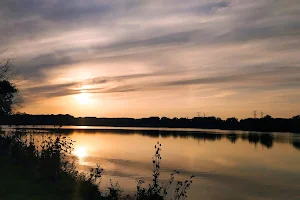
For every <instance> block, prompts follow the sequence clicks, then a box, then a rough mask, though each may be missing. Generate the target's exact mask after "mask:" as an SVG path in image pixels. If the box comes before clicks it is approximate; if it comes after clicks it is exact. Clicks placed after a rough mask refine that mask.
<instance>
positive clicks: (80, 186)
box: [0, 132, 194, 200]
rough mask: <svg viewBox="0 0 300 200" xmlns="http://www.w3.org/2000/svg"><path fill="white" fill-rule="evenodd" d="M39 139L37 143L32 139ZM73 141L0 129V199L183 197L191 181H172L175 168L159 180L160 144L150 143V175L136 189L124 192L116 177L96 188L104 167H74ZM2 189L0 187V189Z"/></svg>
mask: <svg viewBox="0 0 300 200" xmlns="http://www.w3.org/2000/svg"><path fill="white" fill-rule="evenodd" d="M37 144H39V145H37ZM72 145H73V141H72V140H70V139H69V138H66V137H62V136H56V137H43V139H42V140H41V141H35V139H34V137H33V136H32V135H26V134H23V133H20V132H16V133H14V134H12V135H5V134H3V133H2V134H1V133H0V162H1V167H0V171H1V172H0V173H1V174H0V175H1V183H3V186H1V187H0V188H1V189H0V192H1V199H3V200H7V199H24V200H27V199H34V200H35V199H36V200H38V199H43V200H44V199H72V200H73V199H74V200H100V199H104V200H165V199H172V200H183V199H186V198H187V191H188V189H189V188H190V186H191V184H192V179H193V177H194V176H191V177H190V178H189V179H188V180H185V181H175V176H176V174H178V173H179V172H178V171H174V173H172V174H171V177H170V180H169V181H168V182H167V183H165V184H163V183H162V182H160V180H159V178H160V163H161V159H162V158H161V144H160V143H157V144H156V145H155V154H154V156H153V160H152V164H153V175H152V176H153V180H152V182H151V184H149V185H148V186H147V187H144V181H142V180H139V181H138V183H137V190H136V193H135V194H133V195H126V194H124V193H123V191H122V190H121V189H120V186H119V185H118V183H116V184H113V183H111V184H110V186H108V192H103V191H101V190H100V189H99V184H100V180H101V177H102V176H103V174H104V170H103V169H102V168H101V167H100V166H97V167H96V168H94V169H91V170H90V173H89V174H84V173H79V172H78V171H77V170H76V168H75V165H74V161H72V162H71V161H70V156H71V152H72V150H73V148H72ZM1 190H2V191H1Z"/></svg>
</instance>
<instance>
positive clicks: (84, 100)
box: [75, 93, 91, 104]
mask: <svg viewBox="0 0 300 200" xmlns="http://www.w3.org/2000/svg"><path fill="white" fill-rule="evenodd" d="M75 99H76V101H77V102H78V103H80V104H88V103H90V102H91V99H90V95H89V94H87V93H80V94H77V95H75Z"/></svg>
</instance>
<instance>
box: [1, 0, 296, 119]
mask: <svg viewBox="0 0 300 200" xmlns="http://www.w3.org/2000/svg"><path fill="white" fill-rule="evenodd" d="M6 1H7V0H4V2H1V3H0V14H1V18H2V20H0V27H1V29H2V30H6V34H1V36H0V40H1V41H3V42H2V45H1V47H0V52H1V54H0V56H1V58H16V59H15V65H16V67H17V69H18V70H19V71H20V74H21V75H22V76H24V77H25V81H23V82H21V83H19V85H18V86H19V88H20V90H21V94H22V95H23V98H24V106H23V108H22V109H21V110H20V111H22V112H27V113H32V114H52V113H53V114H58V113H63V114H66V113H68V114H71V115H74V116H98V117H147V116H167V117H174V116H177V117H194V116H196V115H197V112H201V113H202V114H203V113H204V112H205V113H206V115H215V116H219V117H223V118H226V117H232V116H236V117H238V118H244V117H251V116H252V111H253V110H258V111H261V110H262V111H263V112H264V113H265V114H270V115H272V116H274V117H291V116H294V115H297V114H299V113H300V104H299V102H300V101H299V100H300V93H299V91H300V79H299V77H300V65H299V63H300V57H299V55H300V54H299V53H300V46H299V44H300V43H299V41H300V40H299V39H300V38H299V34H298V33H299V31H300V28H299V27H300V26H299V25H300V24H299V18H300V16H299V14H298V13H300V12H299V11H300V6H299V3H298V2H297V0H291V1H289V4H286V3H285V2H284V1H276V2H274V1H271V0H264V1H254V0H250V1H236V0H227V1H221V0H212V1H202V0H200V1H199V0H188V1H184V2H183V1H179V0H172V1H171V0H166V1H139V2H137V1H134V0H126V1H114V2H110V1H90V0H87V1H82V0H75V1H72V2H69V3H67V2H65V1H63V2H59V1H54V0H48V1H43V2H36V1H33V0H29V1H28V2H27V1H26V3H25V2H18V3H16V4H11V3H8V2H6Z"/></svg>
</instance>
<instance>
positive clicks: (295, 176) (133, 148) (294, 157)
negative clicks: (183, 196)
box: [27, 127, 300, 200]
mask: <svg viewBox="0 0 300 200" xmlns="http://www.w3.org/2000/svg"><path fill="white" fill-rule="evenodd" d="M27 128H28V127H27ZM38 128H41V127H35V129H38ZM42 128H50V127H42ZM52 128H53V127H52ZM61 129H63V130H64V131H63V134H65V135H67V136H69V137H71V138H72V139H73V140H75V141H76V143H75V145H74V147H75V151H74V154H75V155H76V156H77V157H78V161H77V165H78V169H79V170H82V171H88V170H89V169H90V168H91V167H95V166H96V164H100V165H101V167H102V168H104V170H105V171H104V172H105V173H104V176H103V179H102V181H101V187H103V188H106V187H107V185H108V184H109V180H110V179H111V180H112V181H113V182H116V181H118V182H119V184H120V186H121V188H122V189H123V190H124V191H126V192H132V191H134V190H135V189H136V180H138V179H143V180H145V181H146V182H147V181H150V180H151V179H152V177H151V171H152V156H153V154H154V145H155V144H156V143H157V141H159V142H160V143H161V144H162V165H161V168H162V179H163V180H167V179H168V177H169V176H170V174H171V173H172V172H173V170H174V169H176V170H179V171H180V172H181V173H180V175H179V176H177V178H178V179H179V180H181V179H184V178H186V177H189V176H191V175H195V176H196V178H195V180H194V182H193V184H192V187H191V189H190V191H189V192H188V199H189V200H199V199H212V200H214V199H231V200H232V199H300V135H297V134H292V133H258V132H251V133H250V132H243V131H220V130H199V129H167V128H163V129H155V128H146V129H145V128H116V127H114V128H112V127H111V128H110V127H62V128H61Z"/></svg>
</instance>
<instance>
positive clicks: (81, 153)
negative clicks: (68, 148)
mask: <svg viewBox="0 0 300 200" xmlns="http://www.w3.org/2000/svg"><path fill="white" fill-rule="evenodd" d="M74 154H75V156H77V157H78V158H80V159H81V158H84V157H86V149H85V148H84V147H80V148H79V149H77V150H76V151H75V152H74Z"/></svg>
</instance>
